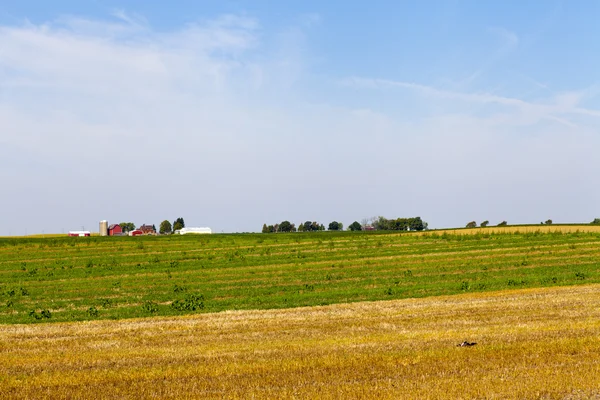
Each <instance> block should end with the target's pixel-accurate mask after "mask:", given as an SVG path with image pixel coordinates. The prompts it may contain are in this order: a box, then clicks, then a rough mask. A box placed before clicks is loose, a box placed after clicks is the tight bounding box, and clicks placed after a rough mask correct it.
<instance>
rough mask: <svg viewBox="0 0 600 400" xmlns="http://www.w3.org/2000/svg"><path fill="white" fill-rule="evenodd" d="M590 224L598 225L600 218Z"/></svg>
mask: <svg viewBox="0 0 600 400" xmlns="http://www.w3.org/2000/svg"><path fill="white" fill-rule="evenodd" d="M590 223H591V224H593V225H600V218H594V220H593V221H592V222H590Z"/></svg>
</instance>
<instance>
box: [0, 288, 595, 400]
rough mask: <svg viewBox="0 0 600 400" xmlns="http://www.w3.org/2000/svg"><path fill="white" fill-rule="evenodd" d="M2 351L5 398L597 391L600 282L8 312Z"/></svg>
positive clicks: (0, 393) (589, 394)
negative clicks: (130, 311) (173, 313)
mask: <svg viewBox="0 0 600 400" xmlns="http://www.w3.org/2000/svg"><path fill="white" fill-rule="evenodd" d="M464 340H467V341H471V342H477V345H475V346H472V347H457V344H458V343H461V342H463V341H464ZM0 361H1V363H0V397H1V398H150V397H154V398H167V397H170V398H378V399H380V398H415V399H416V398H418V399H425V398H436V399H437V398H448V399H457V398H515V399H524V398H548V399H552V398H570V399H573V398H594V397H595V398H598V397H600V390H599V389H598V388H600V285H586V286H575V287H554V288H538V289H522V290H513V291H501V292H488V293H468V294H464V295H458V296H443V297H430V298H424V299H403V300H393V301H381V302H363V303H353V304H338V305H331V306H322V307H312V308H295V309H285V310H260V311H227V312H222V313H213V314H199V315H190V316H181V317H157V318H150V319H134V320H121V321H91V322H72V323H56V324H37V325H2V326H0Z"/></svg>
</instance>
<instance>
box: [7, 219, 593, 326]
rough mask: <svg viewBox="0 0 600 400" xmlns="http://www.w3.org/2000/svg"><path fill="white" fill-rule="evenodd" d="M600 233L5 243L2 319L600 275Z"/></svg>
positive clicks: (192, 308)
mask: <svg viewBox="0 0 600 400" xmlns="http://www.w3.org/2000/svg"><path fill="white" fill-rule="evenodd" d="M599 266H600V234H599V233H595V232H560V231H558V230H557V231H556V232H551V233H541V232H517V231H515V232H512V233H486V232H485V231H483V232H482V231H479V232H478V233H476V234H472V235H464V234H449V233H443V234H437V233H426V234H411V233H405V234H397V233H393V234H391V233H380V232H369V233H364V232H363V233H361V232H339V233H333V232H320V233H306V234H303V233H294V234H226V235H210V236H208V235H206V236H159V237H136V238H131V237H91V238H67V237H64V238H43V239H42V238H19V239H11V238H6V239H0V323H4V324H6V323H38V322H55V321H78V320H90V319H121V318H133V317H147V316H158V315H163V316H165V315H182V314H189V313H197V312H216V311H223V310H240V309H271V308H290V307H299V306H313V305H326V304H333V303H348V302H358V301H365V300H392V299H401V298H414V297H426V296H437V295H448V294H457V293H468V292H484V291H495V290H503V289H519V288H527V287H542V286H565V285H578V284H589V283H598V282H600V274H599V273H598V267H599Z"/></svg>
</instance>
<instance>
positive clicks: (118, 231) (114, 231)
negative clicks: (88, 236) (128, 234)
mask: <svg viewBox="0 0 600 400" xmlns="http://www.w3.org/2000/svg"><path fill="white" fill-rule="evenodd" d="M122 234H123V228H121V225H119V224H112V225H111V226H109V227H108V236H115V235H117V236H118V235H122Z"/></svg>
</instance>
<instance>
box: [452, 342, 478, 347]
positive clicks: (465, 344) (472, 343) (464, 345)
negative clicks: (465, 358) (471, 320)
mask: <svg viewBox="0 0 600 400" xmlns="http://www.w3.org/2000/svg"><path fill="white" fill-rule="evenodd" d="M476 344H477V343H476V342H467V341H466V340H465V341H464V342H462V343H460V344H457V345H456V347H470V346H475V345H476Z"/></svg>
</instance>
